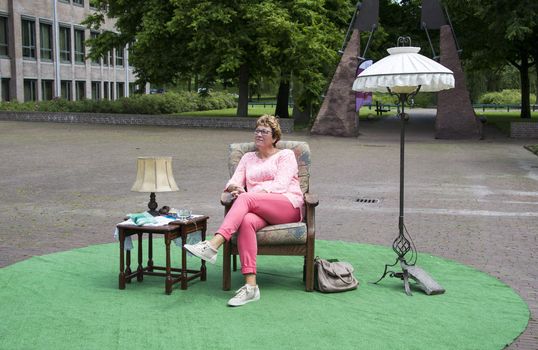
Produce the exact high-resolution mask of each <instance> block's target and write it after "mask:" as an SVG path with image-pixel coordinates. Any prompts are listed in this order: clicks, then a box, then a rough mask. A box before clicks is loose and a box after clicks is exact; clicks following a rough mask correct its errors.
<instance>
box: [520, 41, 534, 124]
mask: <svg viewBox="0 0 538 350" xmlns="http://www.w3.org/2000/svg"><path fill="white" fill-rule="evenodd" d="M520 54H521V65H520V69H519V76H520V82H521V118H524V119H525V118H529V119H530V117H531V109H530V93H531V88H530V80H529V54H528V52H527V51H526V50H524V49H522V50H521V53H520Z"/></svg>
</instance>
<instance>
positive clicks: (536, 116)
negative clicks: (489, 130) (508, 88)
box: [476, 111, 538, 135]
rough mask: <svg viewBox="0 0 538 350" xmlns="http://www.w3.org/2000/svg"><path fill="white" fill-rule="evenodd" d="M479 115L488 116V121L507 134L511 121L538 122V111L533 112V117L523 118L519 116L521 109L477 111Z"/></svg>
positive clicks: (508, 133)
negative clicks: (512, 110)
mask: <svg viewBox="0 0 538 350" xmlns="http://www.w3.org/2000/svg"><path fill="white" fill-rule="evenodd" d="M476 115H477V116H479V117H482V116H484V117H486V119H487V123H488V124H492V125H495V127H497V129H499V130H501V131H502V132H503V133H505V134H506V135H510V122H535V123H536V122H538V112H532V113H531V116H532V118H531V119H521V118H520V117H519V115H520V113H519V111H515V112H494V111H486V112H478V111H477V112H476Z"/></svg>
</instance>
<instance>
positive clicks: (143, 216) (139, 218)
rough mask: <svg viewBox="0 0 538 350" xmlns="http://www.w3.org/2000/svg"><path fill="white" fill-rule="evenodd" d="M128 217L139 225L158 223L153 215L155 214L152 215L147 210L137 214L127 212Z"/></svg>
mask: <svg viewBox="0 0 538 350" xmlns="http://www.w3.org/2000/svg"><path fill="white" fill-rule="evenodd" d="M127 217H129V219H131V220H133V222H134V224H135V225H137V226H142V225H145V224H155V223H157V220H155V217H153V215H151V214H150V213H148V212H147V211H145V212H143V213H137V214H127Z"/></svg>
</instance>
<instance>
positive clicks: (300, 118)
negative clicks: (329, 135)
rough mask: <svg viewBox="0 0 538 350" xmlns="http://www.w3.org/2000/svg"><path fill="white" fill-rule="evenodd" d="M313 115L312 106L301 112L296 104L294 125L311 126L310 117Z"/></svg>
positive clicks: (294, 107) (294, 106)
mask: <svg viewBox="0 0 538 350" xmlns="http://www.w3.org/2000/svg"><path fill="white" fill-rule="evenodd" d="M311 115H312V105H310V106H308V107H307V108H305V109H304V111H301V110H300V109H299V106H298V105H296V104H294V105H293V113H292V116H293V124H294V125H307V126H308V125H309V124H310V117H311Z"/></svg>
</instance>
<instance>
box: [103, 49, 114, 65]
mask: <svg viewBox="0 0 538 350" xmlns="http://www.w3.org/2000/svg"><path fill="white" fill-rule="evenodd" d="M111 56H112V53H111V52H110V51H108V52H107V53H105V55H104V56H103V66H107V67H108V65H109V64H110V57H111Z"/></svg>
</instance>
